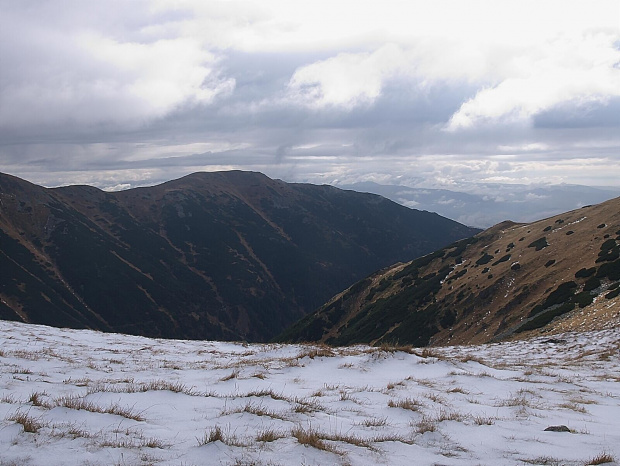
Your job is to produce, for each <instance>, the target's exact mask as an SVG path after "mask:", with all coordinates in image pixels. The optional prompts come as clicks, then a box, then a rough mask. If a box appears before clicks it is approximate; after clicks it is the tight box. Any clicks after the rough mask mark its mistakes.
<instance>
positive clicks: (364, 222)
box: [0, 171, 476, 341]
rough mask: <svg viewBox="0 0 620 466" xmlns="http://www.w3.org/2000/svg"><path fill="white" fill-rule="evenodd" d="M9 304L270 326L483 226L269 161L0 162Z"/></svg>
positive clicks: (18, 309)
mask: <svg viewBox="0 0 620 466" xmlns="http://www.w3.org/2000/svg"><path fill="white" fill-rule="evenodd" d="M0 201H1V205H0V230H1V231H0V235H1V241H2V243H1V247H0V260H1V261H2V277H1V281H0V298H1V299H2V300H1V301H0V302H1V304H0V318H3V319H18V320H23V321H26V322H33V323H44V324H48V325H62V326H70V327H88V328H94V329H101V330H112V331H117V332H124V333H132V334H142V335H149V336H163V337H179V338H181V337H182V338H209V339H247V340H255V341H260V340H265V339H268V338H270V337H272V336H273V335H275V334H277V333H278V332H280V331H281V330H282V329H284V328H285V327H286V326H287V325H289V324H290V323H292V322H293V321H295V320H296V319H298V318H300V317H301V316H303V315H304V314H305V313H306V312H308V310H311V309H313V308H316V307H317V306H319V305H320V304H321V303H322V302H324V301H325V300H326V299H327V298H328V297H329V296H332V295H333V294H334V293H336V292H337V291H338V290H341V289H343V288H346V287H347V286H349V285H350V284H351V283H354V282H355V281H356V280H359V279H360V278H362V277H363V276H365V275H367V274H368V273H370V272H372V271H373V270H376V269H378V268H380V267H383V266H386V265H387V264H390V263H393V262H395V261H402V260H409V259H412V258H414V257H418V256H420V255H421V254H424V253H427V252H429V251H432V250H434V249H436V248H437V247H441V246H443V245H445V244H448V243H450V242H452V241H454V240H455V239H458V238H462V237H467V236H470V235H471V234H473V233H475V232H476V230H474V229H470V228H467V227H464V226H463V225H460V224H458V223H456V222H453V221H450V220H447V219H445V218H442V217H440V216H438V215H437V214H432V213H428V212H420V211H415V210H411V209H408V208H405V207H402V206H400V205H398V204H395V203H393V202H391V201H388V200H386V199H384V198H381V197H379V196H376V195H370V194H360V193H356V192H352V191H342V190H339V189H336V188H333V187H329V186H313V185H303V184H288V183H284V182H282V181H278V180H271V179H269V178H267V177H266V176H264V175H262V174H260V173H249V172H238V171H233V172H220V173H196V174H193V175H189V176H187V177H184V178H182V179H179V180H175V181H171V182H168V183H164V184H162V185H159V186H154V187H150V188H139V189H132V190H128V191H122V192H117V193H106V192H103V191H100V190H98V189H96V188H93V187H89V186H69V187H63V188H54V189H46V188H42V187H39V186H36V185H33V184H31V183H28V182H25V181H23V180H20V179H18V178H15V177H12V176H9V175H0Z"/></svg>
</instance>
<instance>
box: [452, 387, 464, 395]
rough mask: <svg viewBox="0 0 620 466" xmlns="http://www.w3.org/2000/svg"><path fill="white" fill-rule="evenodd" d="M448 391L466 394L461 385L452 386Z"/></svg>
mask: <svg viewBox="0 0 620 466" xmlns="http://www.w3.org/2000/svg"><path fill="white" fill-rule="evenodd" d="M448 393H462V394H463V395H467V394H468V392H467V390H465V389H464V388H463V387H454V388H451V389H450V390H448Z"/></svg>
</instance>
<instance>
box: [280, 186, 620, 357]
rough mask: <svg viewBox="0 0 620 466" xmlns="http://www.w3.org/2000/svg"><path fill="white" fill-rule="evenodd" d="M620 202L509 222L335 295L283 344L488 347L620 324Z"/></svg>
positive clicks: (286, 334) (287, 335) (293, 329)
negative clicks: (531, 220) (534, 335)
mask: <svg viewBox="0 0 620 466" xmlns="http://www.w3.org/2000/svg"><path fill="white" fill-rule="evenodd" d="M619 294H620V198H616V199H613V200H610V201H607V202H605V203H602V204H599V205H596V206H592V207H585V208H582V209H578V210H574V211H571V212H568V213H564V214H561V215H557V216H555V217H551V218H548V219H545V220H540V221H538V222H534V223H530V224H516V223H513V222H503V223H500V224H498V225H496V226H494V227H493V228H490V229H488V230H486V231H484V232H482V233H479V234H478V235H476V236H475V237H473V238H469V239H465V240H462V241H459V242H456V243H454V244H452V245H451V246H448V247H445V248H442V249H439V250H438V251H436V252H434V253H432V254H429V255H427V256H424V257H422V258H419V259H416V260H414V261H412V262H409V263H406V264H396V265H393V266H391V267H388V268H385V269H383V270H381V271H379V272H377V273H375V274H373V275H370V276H369V277H367V278H365V279H364V280H362V281H360V282H358V283H356V284H354V285H353V286H351V287H350V288H348V289H347V290H346V291H344V292H342V293H340V294H338V295H336V296H335V297H334V298H332V299H331V300H330V301H329V302H328V303H327V304H325V305H324V306H322V307H321V308H320V309H318V310H317V311H316V312H315V313H313V314H310V315H308V316H307V317H305V318H304V319H302V320H301V321H300V322H298V323H296V324H295V325H294V326H292V327H291V328H290V329H288V330H287V331H286V332H284V333H283V334H282V335H281V336H280V337H279V338H278V339H277V340H278V341H287V342H288V341H292V342H299V341H315V342H318V341H321V342H327V343H329V344H336V345H349V344H353V343H370V344H381V343H390V344H395V343H399V344H413V345H417V346H425V345H444V344H470V343H486V342H492V341H499V340H503V339H510V338H521V337H524V336H528V335H531V333H532V332H534V333H548V334H552V333H554V332H559V331H569V330H571V331H581V330H596V329H600V328H605V327H608V326H610V325H611V326H614V325H615V326H618V325H620V297H619Z"/></svg>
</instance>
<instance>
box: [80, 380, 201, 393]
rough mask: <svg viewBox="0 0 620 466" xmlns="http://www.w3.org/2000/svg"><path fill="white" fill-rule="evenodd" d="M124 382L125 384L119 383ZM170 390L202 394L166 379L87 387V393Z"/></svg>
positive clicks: (116, 382) (102, 383)
mask: <svg viewBox="0 0 620 466" xmlns="http://www.w3.org/2000/svg"><path fill="white" fill-rule="evenodd" d="M119 384H126V385H119ZM166 390H167V391H171V392H174V393H183V394H185V395H189V396H202V395H203V394H201V393H198V392H197V391H195V390H194V389H193V388H189V387H187V386H186V385H184V384H182V383H179V382H169V381H167V380H151V381H149V382H145V383H134V382H133V380H130V381H114V382H113V383H105V382H101V383H97V384H95V385H93V386H92V387H89V389H88V394H89V395H90V394H93V393H102V392H105V393H146V392H149V391H166Z"/></svg>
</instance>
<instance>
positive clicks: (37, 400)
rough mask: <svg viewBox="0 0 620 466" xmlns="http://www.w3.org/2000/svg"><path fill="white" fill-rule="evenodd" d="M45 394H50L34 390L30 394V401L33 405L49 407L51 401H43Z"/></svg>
mask: <svg viewBox="0 0 620 466" xmlns="http://www.w3.org/2000/svg"><path fill="white" fill-rule="evenodd" d="M44 396H49V395H48V394H47V393H45V392H33V393H31V394H30V397H29V398H28V402H29V403H32V406H40V407H44V408H47V407H49V403H47V402H45V401H43V399H42V397H44Z"/></svg>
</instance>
